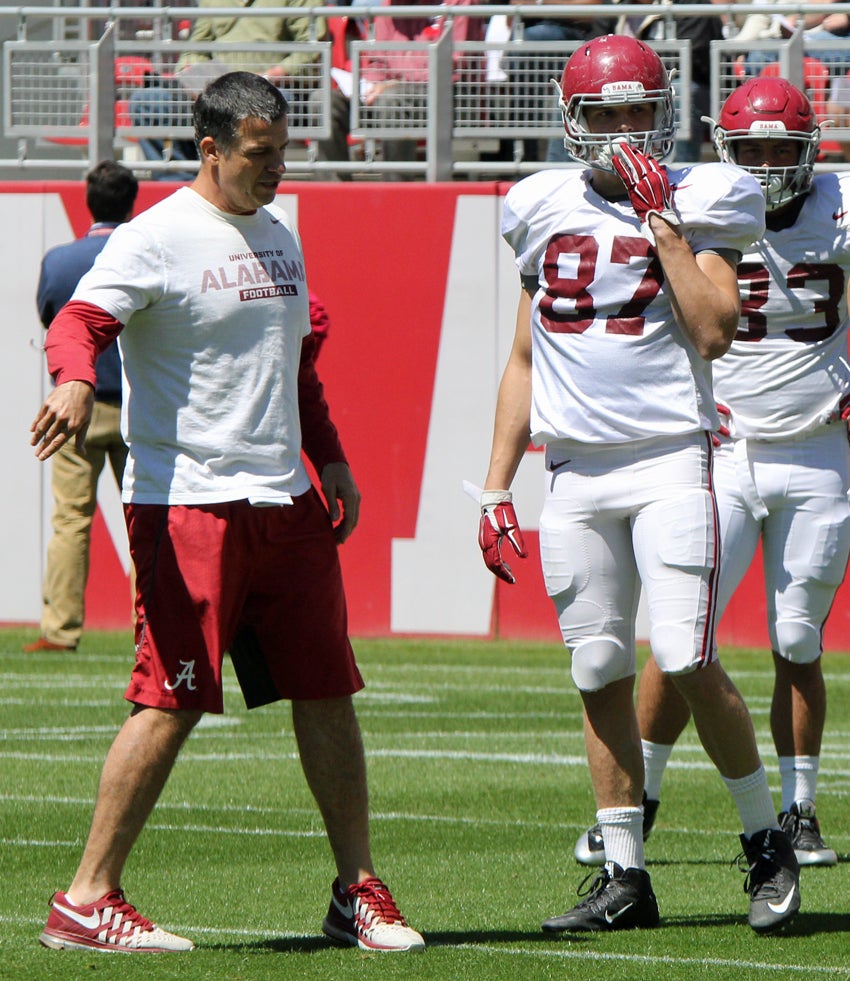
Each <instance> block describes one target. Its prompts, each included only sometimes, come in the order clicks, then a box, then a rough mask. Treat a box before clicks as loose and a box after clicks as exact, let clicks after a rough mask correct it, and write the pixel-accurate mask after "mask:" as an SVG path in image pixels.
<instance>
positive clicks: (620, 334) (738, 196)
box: [502, 163, 764, 445]
mask: <svg viewBox="0 0 850 981" xmlns="http://www.w3.org/2000/svg"><path fill="white" fill-rule="evenodd" d="M591 173H592V172H591V171H587V170H585V171H565V170H549V171H541V172H540V173H537V174H534V175H532V176H531V177H528V178H526V179H525V180H523V181H520V182H519V183H518V184H516V185H515V186H514V187H512V188H511V190H510V191H509V192H508V195H507V197H506V199H505V208H504V214H503V218H502V235H503V236H504V238H505V240H506V241H507V242H508V244H509V245H510V246H511V248H512V249H513V250H514V254H515V256H516V264H517V267H518V268H519V271H520V275H521V276H522V278H523V281H524V282H525V283H528V281H529V277H533V279H534V281H535V282H536V284H537V290H536V293H535V294H534V297H533V300H532V308H531V334H532V405H531V437H532V440H533V442H534V443H535V445H541V444H543V443H547V442H550V441H551V440H556V439H574V440H578V441H580V442H586V443H622V442H627V441H630V440H637V439H647V438H651V437H654V436H665V435H679V434H683V433H690V432H696V431H698V430H700V429H706V430H714V429H716V428H717V425H718V420H717V415H716V410H715V402H714V395H713V393H712V384H711V366H710V364H709V363H708V362H707V361H705V360H704V359H703V358H702V357H701V356H700V355H699V354H698V353H697V352H696V350H695V349H694V348H693V346H692V345H691V343H690V342H689V341H688V339H687V338H686V337H685V335H684V334H683V333H682V332H681V330H680V329H679V327H678V326H677V324H676V321H675V317H674V315H673V308H672V305H671V301H670V296H669V292H668V289H667V286H666V284H665V281H664V273H663V270H662V268H661V263H660V262H659V260H658V257H657V255H656V253H655V251H654V249H653V248H652V247H651V246H650V244H649V243H648V242H647V240H646V239H645V238H644V236H643V235H642V234H641V230H640V222H639V220H638V218H637V215H636V214H635V211H634V209H633V208H632V206H631V203H630V201H629V199H628V197H627V196H626V195H625V194H624V197H623V198H622V200H619V199H618V200H616V201H609V200H607V199H606V198H603V197H601V196H600V195H599V194H597V193H596V191H594V190H593V187H592V186H591V184H590V182H589V180H588V178H589V176H590V174H591ZM668 175H669V177H670V183H671V184H672V185H674V187H675V192H674V200H675V204H676V209H677V211H678V212H679V215H680V217H681V219H682V231H683V234H684V236H685V238H686V240H687V242H688V244H689V245H690V247H691V249H692V250H693V252H694V253H699V252H701V251H706V250H726V251H729V250H732V251H733V252H738V253H743V252H744V251H745V250H746V249H747V248H748V247H749V246H750V244H751V243H752V242H753V241H755V240H756V239H758V238H759V237H760V236H761V235H762V232H763V231H764V196H763V194H762V192H761V189H760V188H759V186H758V183H757V182H756V181H755V179H754V178H753V177H751V176H750V175H749V174H746V173H745V172H744V171H742V170H739V169H738V168H737V167H733V166H731V165H729V164H722V163H710V164H701V165H698V166H696V167H691V168H687V169H683V170H675V169H668Z"/></svg>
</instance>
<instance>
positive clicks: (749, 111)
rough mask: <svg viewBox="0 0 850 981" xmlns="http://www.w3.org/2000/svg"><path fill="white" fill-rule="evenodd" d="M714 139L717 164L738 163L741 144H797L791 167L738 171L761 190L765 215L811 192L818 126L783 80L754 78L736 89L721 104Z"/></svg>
mask: <svg viewBox="0 0 850 981" xmlns="http://www.w3.org/2000/svg"><path fill="white" fill-rule="evenodd" d="M713 139H714V148H715V150H716V151H717V154H718V156H719V157H720V159H721V160H725V161H727V162H729V163H734V164H737V163H738V159H737V145H738V144H739V143H740V141H741V140H745V139H749V140H766V139H776V140H780V139H781V140H793V141H795V142H797V143H799V146H800V152H799V154H798V158H797V162H796V164H794V166H791V167H764V166H760V167H744V168H743V169H744V170H746V171H748V172H749V173H751V174H752V175H753V176H754V177H755V178H756V179H757V180H758V181H759V183H760V184H761V186H762V189H763V190H764V193H765V200H766V204H767V210H768V211H775V210H776V209H777V208H781V207H783V206H784V205H786V204H788V202H789V201H793V200H794V198H796V197H799V196H800V195H802V194H807V193H808V191H809V189H810V188H811V185H812V178H813V175H814V164H815V160H816V158H817V155H818V149H819V147H820V126H819V125H818V121H817V117H816V116H815V112H814V109H812V105H811V103H810V102H809V100H808V98H807V97H806V95H805V94H804V93H803V92H801V91H800V89H798V88H797V87H796V86H795V85H792V84H791V83H790V82H788V81H786V80H785V79H784V78H776V77H772V76H759V77H758V78H752V79H750V80H749V81H747V82H745V83H744V84H743V85H741V86H739V87H738V88H737V89H735V91H734V92H732V93H731V95H730V96H729V97H728V98H727V99H726V101H725V102H724V103H723V108H722V109H721V110H720V118H719V119H718V121H717V123H716V125H715V127H714V136H713ZM739 166H740V165H739Z"/></svg>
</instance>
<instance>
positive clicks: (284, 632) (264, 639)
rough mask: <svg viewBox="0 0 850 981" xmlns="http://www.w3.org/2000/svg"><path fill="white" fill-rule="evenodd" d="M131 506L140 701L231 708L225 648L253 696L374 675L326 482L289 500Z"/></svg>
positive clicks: (318, 694)
mask: <svg viewBox="0 0 850 981" xmlns="http://www.w3.org/2000/svg"><path fill="white" fill-rule="evenodd" d="M125 513H126V519H127V529H128V533H129V538H130V553H131V555H132V558H133V562H134V563H135V566H136V629H135V633H136V665H135V668H134V669H133V674H132V677H131V679H130V685H129V687H128V688H127V691H126V693H125V697H126V698H127V699H128V700H129V701H131V702H134V703H136V704H139V705H146V706H151V707H155V708H164V709H193V710H200V711H204V712H222V711H223V710H224V705H223V699H222V684H221V665H222V660H223V656H224V652H225V651H229V652H230V655H231V660H232V661H233V665H234V669H235V671H236V676H237V678H238V679H239V684H240V686H241V688H242V693H243V696H244V698H245V703H246V705H247V706H248V707H249V708H254V707H256V706H258V705H265V704H267V703H269V702H274V701H278V700H279V699H282V698H287V699H319V698H340V697H344V696H347V695H352V694H353V693H354V692H356V691H359V690H360V689H361V688H362V687H363V679H362V678H361V676H360V672H359V671H358V669H357V665H356V663H355V660H354V652H353V651H352V649H351V644H350V642H349V639H348V615H347V611H346V605H345V594H344V591H343V585H342V573H341V570H340V565H339V557H338V555H337V545H336V541H335V539H334V535H333V528H332V526H331V521H330V518H329V516H328V513H327V511H326V510H325V508H324V506H323V504H322V502H321V500H320V499H319V496H318V494H317V492H316V491H315V489H311V490H310V491H308V492H307V493H306V494H302V495H301V496H299V497H296V498H295V499H294V500H293V503H292V504H291V505H285V506H276V507H254V506H253V505H251V504H249V503H248V501H230V502H226V503H219V504H199V505H161V504H128V505H126V506H125Z"/></svg>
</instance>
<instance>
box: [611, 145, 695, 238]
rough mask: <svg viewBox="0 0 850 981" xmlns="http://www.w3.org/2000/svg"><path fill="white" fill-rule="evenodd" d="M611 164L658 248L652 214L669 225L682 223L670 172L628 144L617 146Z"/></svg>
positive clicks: (645, 231)
mask: <svg viewBox="0 0 850 981" xmlns="http://www.w3.org/2000/svg"><path fill="white" fill-rule="evenodd" d="M611 163H612V165H613V167H614V170H616V171H617V173H618V174H619V175H620V179H621V180H622V182H623V183H624V184H625V185H626V190H627V191H628V192H629V199H630V201H631V202H632V207H633V208H634V209H635V214H636V215H637V216H638V218H640V223H641V226H642V229H643V233H644V235H645V236H646V237H647V238H648V239H649V241H650V242H651V243H652V244H653V245H655V236H654V235H653V234H652V229H651V228H650V227H649V216H650V215H659V217H661V218H663V219H664V221H666V222H667V223H668V224H669V225H678V224H679V216H678V215H677V214H676V212H675V210H674V208H673V189H672V188H671V187H670V181H669V179H668V178H667V171H666V170H665V169H664V168H663V167H662V166H661V165H660V164H659V163H658V161H657V160H653V158H652V157H648V156H647V155H646V154H645V153H641V152H640V150H636V149H635V148H634V147H633V146H631V144H629V143H626V142H625V141H623V142H619V143H615V144H614V156H613V157H612V159H611Z"/></svg>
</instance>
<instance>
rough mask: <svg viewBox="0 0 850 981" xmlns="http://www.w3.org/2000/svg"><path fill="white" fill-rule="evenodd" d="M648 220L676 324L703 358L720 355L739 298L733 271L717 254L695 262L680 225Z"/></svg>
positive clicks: (729, 340)
mask: <svg viewBox="0 0 850 981" xmlns="http://www.w3.org/2000/svg"><path fill="white" fill-rule="evenodd" d="M650 220H651V221H652V229H653V231H654V232H655V237H656V248H657V251H658V256H659V259H660V260H661V265H662V267H663V269H664V278H665V281H666V283H667V288H668V291H669V295H670V299H671V303H672V305H673V312H674V314H675V316H676V322H677V324H678V325H679V328H680V329H681V331H682V333H683V334H685V336H686V337H687V338H688V340H689V341H690V342H691V344H692V345H693V346H694V348H695V349H696V351H697V353H698V354H699V355H700V356H701V357H703V358H705V360H706V361H713V360H715V359H716V358H719V357H722V356H723V355H724V354H725V353H726V352H727V351H728V350H729V346H730V345H731V343H732V339H733V338H734V336H735V331H736V330H737V328H738V316H739V313H740V300H739V298H738V286H737V281H736V280H735V278H734V272H733V271H732V270H731V269H730V268H729V267H728V266H727V264H726V262H725V260H723V259H721V258H720V257H719V256H708V257H704V259H705V260H706V261H703V262H702V263H700V262H698V261H697V259H696V257H695V256H694V254H693V252H692V251H691V249H690V246H689V245H688V243H687V242H686V241H685V239H684V238H683V237H682V235H681V233H680V229H678V228H671V227H670V226H669V225H668V224H667V223H666V222H664V221H663V220H662V219H660V218H651V219H650ZM707 260H711V261H710V262H708V261H707ZM704 265H708V267H709V268H710V270H711V275H709V274H708V273H707V272H706V271H705V269H704V268H703V266H704Z"/></svg>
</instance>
